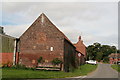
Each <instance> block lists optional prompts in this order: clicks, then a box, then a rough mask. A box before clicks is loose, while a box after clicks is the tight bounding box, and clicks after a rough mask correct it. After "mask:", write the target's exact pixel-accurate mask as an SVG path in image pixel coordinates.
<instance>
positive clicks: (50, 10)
mask: <svg viewBox="0 0 120 80" xmlns="http://www.w3.org/2000/svg"><path fill="white" fill-rule="evenodd" d="M117 5H118V4H117V3H115V2H71V3H70V2H56V3H55V2H53V3H52V2H50V3H48V2H45V3H44V2H37V3H33V2H32V3H29V2H21V3H20V2H19V3H15V2H14V3H10V2H9V3H7V2H5V3H3V4H2V16H0V18H1V17H2V20H0V22H2V23H1V24H0V25H1V26H3V27H4V28H5V32H6V33H7V34H9V35H11V36H14V37H19V36H20V35H21V34H23V32H24V31H25V30H26V29H27V28H28V27H29V26H30V25H31V24H32V23H33V22H34V21H35V19H36V18H38V17H39V16H40V14H41V13H45V15H46V16H47V17H48V18H49V19H50V20H51V21H52V22H53V23H54V24H55V25H56V26H57V28H59V29H60V30H61V31H62V32H63V33H64V34H65V35H66V36H67V37H68V38H69V39H70V40H71V41H72V42H73V43H76V42H77V41H78V36H80V35H81V36H82V39H83V41H84V43H85V45H86V46H88V45H91V44H93V43H94V42H99V43H101V44H107V45H114V46H117V44H118V6H117ZM0 14H1V13H0Z"/></svg>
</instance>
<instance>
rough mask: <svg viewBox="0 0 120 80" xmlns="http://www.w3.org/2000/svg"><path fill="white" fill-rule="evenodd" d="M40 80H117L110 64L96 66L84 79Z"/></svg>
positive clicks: (115, 72) (116, 73)
mask: <svg viewBox="0 0 120 80" xmlns="http://www.w3.org/2000/svg"><path fill="white" fill-rule="evenodd" d="M37 80H38V79H37ZM39 80H41V79H39ZM42 80H118V72H117V71H115V70H114V69H112V68H111V65H110V64H98V68H97V69H96V70H95V71H94V72H92V73H90V74H88V75H87V76H86V77H75V78H63V79H42ZM119 80H120V79H119Z"/></svg>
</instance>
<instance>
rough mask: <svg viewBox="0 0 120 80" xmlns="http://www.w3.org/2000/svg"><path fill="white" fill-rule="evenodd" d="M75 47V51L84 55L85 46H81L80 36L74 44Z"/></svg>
mask: <svg viewBox="0 0 120 80" xmlns="http://www.w3.org/2000/svg"><path fill="white" fill-rule="evenodd" d="M74 46H75V47H76V50H77V51H79V52H81V53H82V54H83V55H86V46H85V45H84V44H83V41H82V40H81V36H79V39H78V42H77V43H76V44H74Z"/></svg>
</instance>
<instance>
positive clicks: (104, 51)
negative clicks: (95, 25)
mask: <svg viewBox="0 0 120 80" xmlns="http://www.w3.org/2000/svg"><path fill="white" fill-rule="evenodd" d="M116 51H117V52H118V53H120V50H117V48H116V47H115V46H110V45H101V44H100V43H98V42H96V43H93V45H89V46H88V47H87V59H88V60H89V59H93V60H97V61H100V60H103V61H105V62H108V61H109V59H108V56H109V55H110V54H111V53H116Z"/></svg>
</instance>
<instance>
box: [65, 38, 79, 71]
mask: <svg viewBox="0 0 120 80" xmlns="http://www.w3.org/2000/svg"><path fill="white" fill-rule="evenodd" d="M76 67H77V66H76V49H75V47H73V45H71V44H70V43H69V42H68V41H67V40H64V71H65V72H69V71H73V70H74V68H76Z"/></svg>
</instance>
